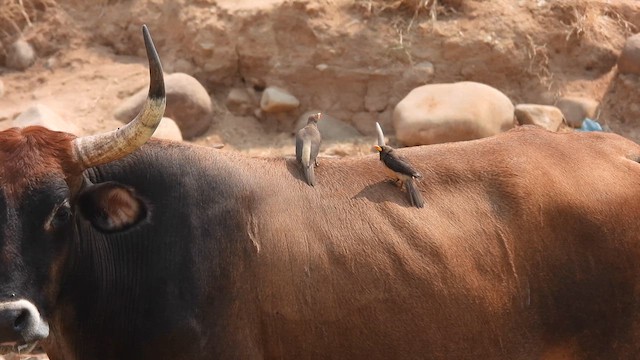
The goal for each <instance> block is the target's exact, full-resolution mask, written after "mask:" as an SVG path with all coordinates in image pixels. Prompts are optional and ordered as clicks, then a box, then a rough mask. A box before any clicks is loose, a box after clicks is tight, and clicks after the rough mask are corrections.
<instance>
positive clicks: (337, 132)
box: [293, 110, 361, 141]
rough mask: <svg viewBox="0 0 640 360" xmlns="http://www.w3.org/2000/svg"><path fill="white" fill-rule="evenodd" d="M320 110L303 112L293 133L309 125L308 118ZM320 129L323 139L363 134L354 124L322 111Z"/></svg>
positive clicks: (333, 139)
mask: <svg viewBox="0 0 640 360" xmlns="http://www.w3.org/2000/svg"><path fill="white" fill-rule="evenodd" d="M318 112H321V111H318V110H313V111H307V112H305V113H304V114H302V115H301V116H300V117H299V118H298V121H296V125H295V128H294V131H293V133H294V134H295V133H297V132H298V130H300V129H302V128H303V127H304V126H305V125H307V119H309V116H310V115H311V114H315V113H318ZM318 130H320V134H321V135H322V141H341V140H348V139H353V138H357V137H360V136H361V135H360V133H359V132H358V130H356V129H355V128H354V127H353V126H351V125H349V124H347V123H345V122H344V121H342V120H339V119H337V118H335V117H333V116H331V115H328V114H326V113H322V117H321V118H320V121H318Z"/></svg>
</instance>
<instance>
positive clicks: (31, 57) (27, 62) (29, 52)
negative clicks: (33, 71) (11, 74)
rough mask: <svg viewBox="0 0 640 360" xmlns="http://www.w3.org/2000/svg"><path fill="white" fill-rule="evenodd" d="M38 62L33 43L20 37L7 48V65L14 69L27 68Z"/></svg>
mask: <svg viewBox="0 0 640 360" xmlns="http://www.w3.org/2000/svg"><path fill="white" fill-rule="evenodd" d="M35 62H36V52H35V51H34V50H33V47H32V46H31V44H29V43H28V42H27V41H26V40H24V39H18V40H16V41H15V42H14V43H13V44H11V45H10V46H9V48H8V49H7V67H9V68H11V69H14V70H25V69H27V68H28V67H30V66H31V65H33V63H35Z"/></svg>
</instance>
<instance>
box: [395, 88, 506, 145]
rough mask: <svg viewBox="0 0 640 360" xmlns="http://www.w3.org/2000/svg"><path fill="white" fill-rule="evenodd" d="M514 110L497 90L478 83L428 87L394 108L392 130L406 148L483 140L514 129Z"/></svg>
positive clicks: (420, 89)
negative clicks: (393, 129)
mask: <svg viewBox="0 0 640 360" xmlns="http://www.w3.org/2000/svg"><path fill="white" fill-rule="evenodd" d="M513 111H514V107H513V104H512V103H511V100H509V98H508V97H507V96H506V95H505V94H503V93H502V92H500V91H499V90H497V89H495V88H493V87H491V86H488V85H485V84H481V83H477V82H469V81H465V82H458V83H451V84H430V85H424V86H420V87H418V88H415V89H413V90H412V91H411V92H410V93H409V94H408V95H407V96H405V97H404V99H402V100H401V101H400V102H399V103H398V105H396V107H395V109H394V111H393V127H394V128H395V131H396V137H397V140H398V141H399V142H401V143H402V144H404V145H406V146H413V145H426V144H437V143H444V142H452V141H465V140H472V139H478V138H483V137H487V136H492V135H495V134H498V133H500V132H502V131H506V130H508V129H510V128H512V127H513V126H514V121H513V118H514V116H513Z"/></svg>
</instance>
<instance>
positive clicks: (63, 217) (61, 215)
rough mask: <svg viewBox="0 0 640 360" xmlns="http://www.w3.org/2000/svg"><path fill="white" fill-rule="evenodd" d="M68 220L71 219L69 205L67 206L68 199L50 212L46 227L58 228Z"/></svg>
mask: <svg viewBox="0 0 640 360" xmlns="http://www.w3.org/2000/svg"><path fill="white" fill-rule="evenodd" d="M69 220H71V206H69V202H68V201H64V202H63V203H61V204H60V205H58V206H57V207H56V208H55V210H54V211H53V212H52V213H51V217H50V218H49V221H48V224H47V225H48V226H47V228H49V229H53V230H55V229H59V228H61V227H63V226H65V225H66V224H67V223H68V222H69Z"/></svg>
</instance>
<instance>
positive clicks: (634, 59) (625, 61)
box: [618, 34, 640, 75]
mask: <svg viewBox="0 0 640 360" xmlns="http://www.w3.org/2000/svg"><path fill="white" fill-rule="evenodd" d="M618 72H619V73H621V74H635V75H640V34H635V35H633V36H630V37H629V38H627V41H626V42H625V44H624V48H622V52H621V53H620V56H619V57H618Z"/></svg>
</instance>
